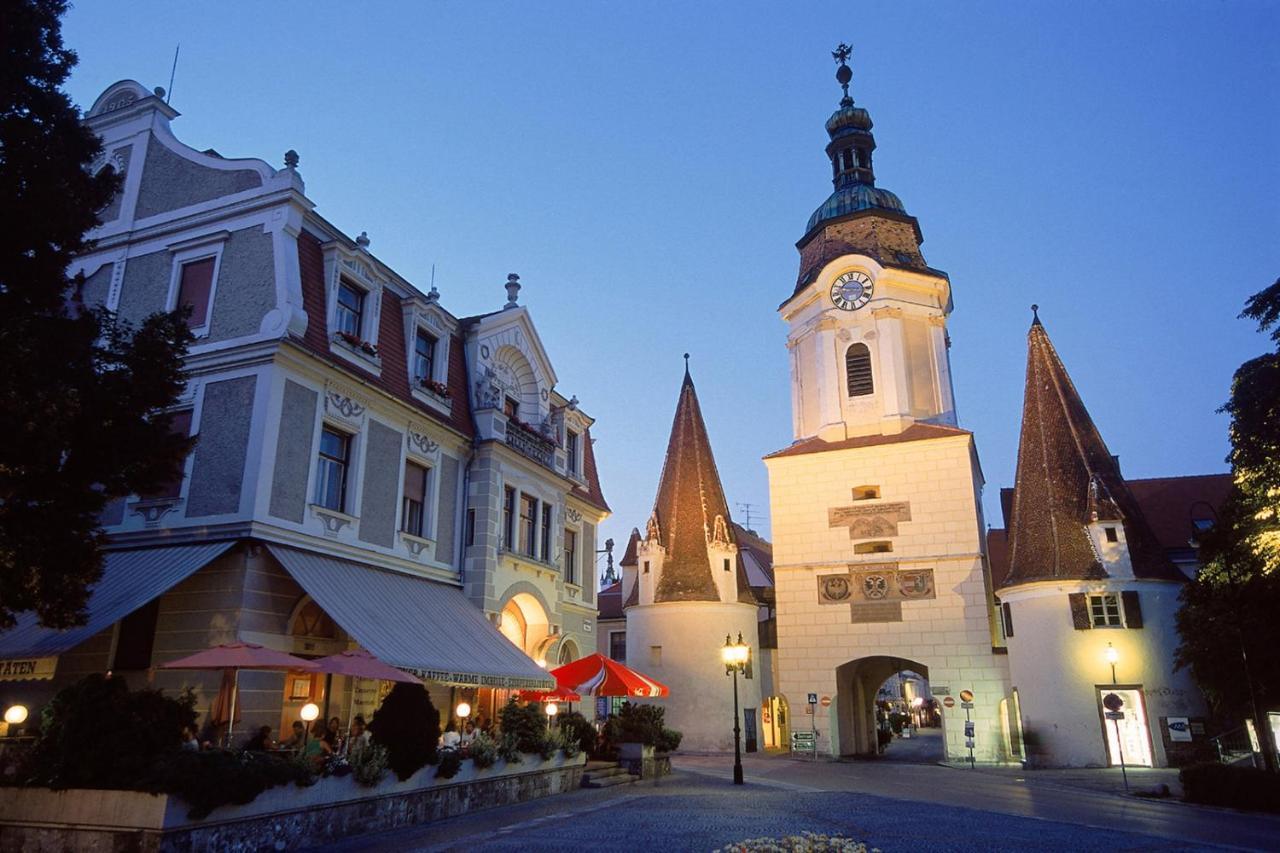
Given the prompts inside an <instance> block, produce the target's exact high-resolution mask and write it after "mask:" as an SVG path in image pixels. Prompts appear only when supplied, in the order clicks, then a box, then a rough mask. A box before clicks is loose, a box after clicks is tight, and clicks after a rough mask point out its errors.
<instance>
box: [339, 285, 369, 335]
mask: <svg viewBox="0 0 1280 853" xmlns="http://www.w3.org/2000/svg"><path fill="white" fill-rule="evenodd" d="M365 295H366V294H365V292H364V291H363V290H361V289H360V288H358V287H356V286H354V285H352V284H348V283H347V282H346V281H341V282H339V283H338V304H337V310H336V312H335V314H334V320H335V326H336V328H335V331H337V332H338V333H339V334H343V335H351V336H353V337H355V338H359V339H360V340H364V336H363V334H362V328H363V326H364V300H365Z"/></svg>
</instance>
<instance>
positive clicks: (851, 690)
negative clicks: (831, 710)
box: [836, 655, 929, 755]
mask: <svg viewBox="0 0 1280 853" xmlns="http://www.w3.org/2000/svg"><path fill="white" fill-rule="evenodd" d="M904 670H910V671H912V672H916V673H919V674H920V675H922V676H924V678H926V679H928V677H929V667H927V666H925V665H924V664H922V663H920V662H919V661H913V660H909V659H907V658H899V657H889V656H887V655H874V656H871V657H865V658H857V659H856V660H851V661H849V662H848V663H845V664H842V665H841V666H839V667H837V668H836V699H837V703H838V708H839V716H838V726H839V733H840V741H839V754H840V755H875V754H877V745H876V694H877V692H878V691H879V690H880V685H882V684H884V682H885V680H886V679H888V678H889V677H890V676H892V675H893V674H895V673H897V672H902V671H904Z"/></svg>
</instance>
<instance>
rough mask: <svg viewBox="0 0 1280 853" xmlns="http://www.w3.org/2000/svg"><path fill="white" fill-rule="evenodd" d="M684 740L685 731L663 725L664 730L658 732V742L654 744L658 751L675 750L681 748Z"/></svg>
mask: <svg viewBox="0 0 1280 853" xmlns="http://www.w3.org/2000/svg"><path fill="white" fill-rule="evenodd" d="M682 740H684V734H683V733H681V732H678V731H676V730H675V729H669V728H667V727H666V726H663V727H662V731H660V732H659V733H658V742H657V743H655V744H654V745H653V746H654V749H656V750H657V751H658V752H675V751H676V750H677V749H679V748H680V741H682Z"/></svg>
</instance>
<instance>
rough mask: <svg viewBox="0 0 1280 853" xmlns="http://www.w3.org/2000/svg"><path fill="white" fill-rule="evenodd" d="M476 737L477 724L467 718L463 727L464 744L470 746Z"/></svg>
mask: <svg viewBox="0 0 1280 853" xmlns="http://www.w3.org/2000/svg"><path fill="white" fill-rule="evenodd" d="M475 739H476V724H475V723H473V722H471V721H470V720H467V722H466V724H464V725H463V727H462V745H463V746H470V745H471V742H472V741H473V740H475Z"/></svg>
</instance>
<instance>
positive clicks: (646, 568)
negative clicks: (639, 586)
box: [644, 560, 649, 575]
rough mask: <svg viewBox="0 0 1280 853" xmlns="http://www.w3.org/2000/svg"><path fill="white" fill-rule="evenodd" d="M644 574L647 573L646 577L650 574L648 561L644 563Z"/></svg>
mask: <svg viewBox="0 0 1280 853" xmlns="http://www.w3.org/2000/svg"><path fill="white" fill-rule="evenodd" d="M644 573H645V574H646V575H647V574H649V561H648V560H645V561H644Z"/></svg>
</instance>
